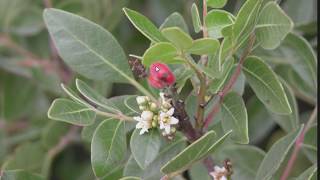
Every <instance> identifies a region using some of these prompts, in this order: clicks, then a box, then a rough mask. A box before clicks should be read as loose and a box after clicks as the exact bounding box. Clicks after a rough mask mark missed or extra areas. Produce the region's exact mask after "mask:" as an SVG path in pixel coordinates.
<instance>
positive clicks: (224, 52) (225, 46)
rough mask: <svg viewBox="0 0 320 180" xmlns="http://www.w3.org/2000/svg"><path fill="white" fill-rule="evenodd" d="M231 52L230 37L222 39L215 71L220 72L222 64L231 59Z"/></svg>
mask: <svg viewBox="0 0 320 180" xmlns="http://www.w3.org/2000/svg"><path fill="white" fill-rule="evenodd" d="M233 51H234V49H233V45H232V39H231V37H226V38H224V39H223V41H222V43H221V46H220V49H219V54H218V62H217V63H218V69H217V70H219V71H221V66H222V64H223V63H224V62H225V61H226V60H228V59H229V58H230V57H231V55H232V53H233Z"/></svg>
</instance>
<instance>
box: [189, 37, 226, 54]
mask: <svg viewBox="0 0 320 180" xmlns="http://www.w3.org/2000/svg"><path fill="white" fill-rule="evenodd" d="M219 45H220V44H219V41H218V40H216V39H212V38H201V39H197V40H194V41H193V44H192V47H191V48H190V49H188V50H187V52H189V53H191V54H196V55H203V54H214V53H215V52H216V51H217V50H218V48H219Z"/></svg>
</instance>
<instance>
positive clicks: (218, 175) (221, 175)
mask: <svg viewBox="0 0 320 180" xmlns="http://www.w3.org/2000/svg"><path fill="white" fill-rule="evenodd" d="M226 174H227V169H226V168H225V167H219V166H215V167H214V171H213V172H211V173H210V175H211V176H212V177H213V179H214V180H227V177H226Z"/></svg>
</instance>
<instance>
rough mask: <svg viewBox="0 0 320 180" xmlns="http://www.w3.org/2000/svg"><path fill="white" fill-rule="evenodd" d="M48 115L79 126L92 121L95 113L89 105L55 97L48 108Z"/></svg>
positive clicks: (86, 124)
mask: <svg viewBox="0 0 320 180" xmlns="http://www.w3.org/2000/svg"><path fill="white" fill-rule="evenodd" d="M48 117H49V118H50V119H53V120H56V121H63V122H67V123H71V124H75V125H79V126H88V125H90V124H92V123H93V122H94V119H95V117H96V113H95V112H94V111H93V110H92V109H91V108H89V107H87V106H84V105H82V104H79V103H76V102H73V101H71V100H68V99H63V98H58V99H55V100H54V101H53V102H52V104H51V106H50V108H49V110H48Z"/></svg>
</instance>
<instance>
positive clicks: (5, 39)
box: [0, 33, 40, 60]
mask: <svg viewBox="0 0 320 180" xmlns="http://www.w3.org/2000/svg"><path fill="white" fill-rule="evenodd" d="M0 44H2V45H4V46H5V47H7V48H10V49H13V50H14V51H16V52H17V53H19V54H20V55H22V56H24V57H27V58H29V59H35V60H39V59H40V58H39V57H38V56H37V55H35V54H33V53H32V52H31V51H28V50H26V49H25V48H23V47H22V46H19V45H18V44H16V43H15V42H13V41H12V39H11V38H10V36H8V35H7V34H3V33H1V34H0Z"/></svg>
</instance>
